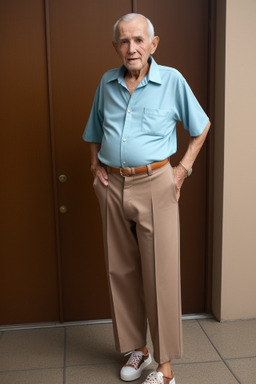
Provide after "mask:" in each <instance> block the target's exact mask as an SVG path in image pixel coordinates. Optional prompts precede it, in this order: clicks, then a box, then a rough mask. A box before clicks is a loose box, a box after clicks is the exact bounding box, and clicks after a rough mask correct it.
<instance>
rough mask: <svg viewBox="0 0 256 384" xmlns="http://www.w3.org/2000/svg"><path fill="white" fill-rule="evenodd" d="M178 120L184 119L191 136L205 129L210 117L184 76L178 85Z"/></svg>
mask: <svg viewBox="0 0 256 384" xmlns="http://www.w3.org/2000/svg"><path fill="white" fill-rule="evenodd" d="M176 112H177V120H179V121H182V122H183V124H184V128H185V129H186V130H187V131H189V133H190V136H199V135H201V133H202V132H203V131H204V129H205V127H206V125H207V123H208V121H209V117H208V116H207V115H206V113H205V112H204V110H203V108H202V107H201V105H200V104H199V102H198V101H197V99H196V97H195V95H194V94H193V92H192V90H191V88H190V86H189V85H188V83H187V81H186V80H185V79H184V77H182V78H181V79H180V81H179V86H178V87H177V111H176Z"/></svg>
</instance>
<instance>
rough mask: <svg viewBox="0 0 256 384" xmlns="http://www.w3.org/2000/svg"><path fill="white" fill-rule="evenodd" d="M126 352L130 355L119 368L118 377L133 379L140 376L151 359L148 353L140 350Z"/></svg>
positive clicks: (127, 379) (125, 379)
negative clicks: (145, 353)
mask: <svg viewBox="0 0 256 384" xmlns="http://www.w3.org/2000/svg"><path fill="white" fill-rule="evenodd" d="M128 354H131V356H130V358H129V360H128V361H127V363H126V364H125V365H124V366H123V368H122V369H121V371H120V377H121V379H122V380H124V381H133V380H136V379H138V378H140V376H141V372H142V371H143V369H144V368H146V367H147V366H148V365H149V364H150V363H151V362H152V359H151V355H150V353H148V354H147V355H144V354H143V352H142V351H132V352H129V353H127V355H128ZM125 356H126V355H125Z"/></svg>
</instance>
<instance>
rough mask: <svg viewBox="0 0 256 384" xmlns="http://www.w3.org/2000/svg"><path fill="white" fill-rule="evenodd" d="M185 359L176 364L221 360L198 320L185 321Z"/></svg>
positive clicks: (175, 361)
mask: <svg viewBox="0 0 256 384" xmlns="http://www.w3.org/2000/svg"><path fill="white" fill-rule="evenodd" d="M182 328H183V357H182V359H179V360H173V363H174V364H180V363H187V362H200V361H201V362H204V361H219V360H221V359H220V357H219V355H218V353H217V352H216V351H215V349H214V348H213V346H212V344H211V343H210V341H209V339H208V338H207V337H206V335H205V333H204V332H203V331H202V329H201V327H200V326H199V324H198V322H197V321H196V320H187V321H183V324H182Z"/></svg>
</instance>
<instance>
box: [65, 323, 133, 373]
mask: <svg viewBox="0 0 256 384" xmlns="http://www.w3.org/2000/svg"><path fill="white" fill-rule="evenodd" d="M66 332H67V336H66V366H70V365H79V364H80V365H81V364H97V363H105V364H106V363H109V362H111V363H116V362H119V363H120V364H122V363H123V362H124V361H126V359H127V358H124V357H123V356H122V354H120V353H118V352H117V351H116V350H115V345H114V338H113V331H112V324H104V325H102V324H96V325H87V326H80V327H70V328H67V330H66Z"/></svg>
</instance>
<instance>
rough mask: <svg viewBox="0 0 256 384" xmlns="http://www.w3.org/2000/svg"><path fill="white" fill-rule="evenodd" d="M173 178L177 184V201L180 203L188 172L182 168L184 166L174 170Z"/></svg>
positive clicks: (178, 166)
mask: <svg viewBox="0 0 256 384" xmlns="http://www.w3.org/2000/svg"><path fill="white" fill-rule="evenodd" d="M173 177H174V182H175V190H176V199H177V201H179V199H180V189H181V186H182V184H183V182H184V180H185V179H186V177H187V171H186V170H185V169H184V168H183V167H182V165H180V164H179V165H177V167H174V168H173Z"/></svg>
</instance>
